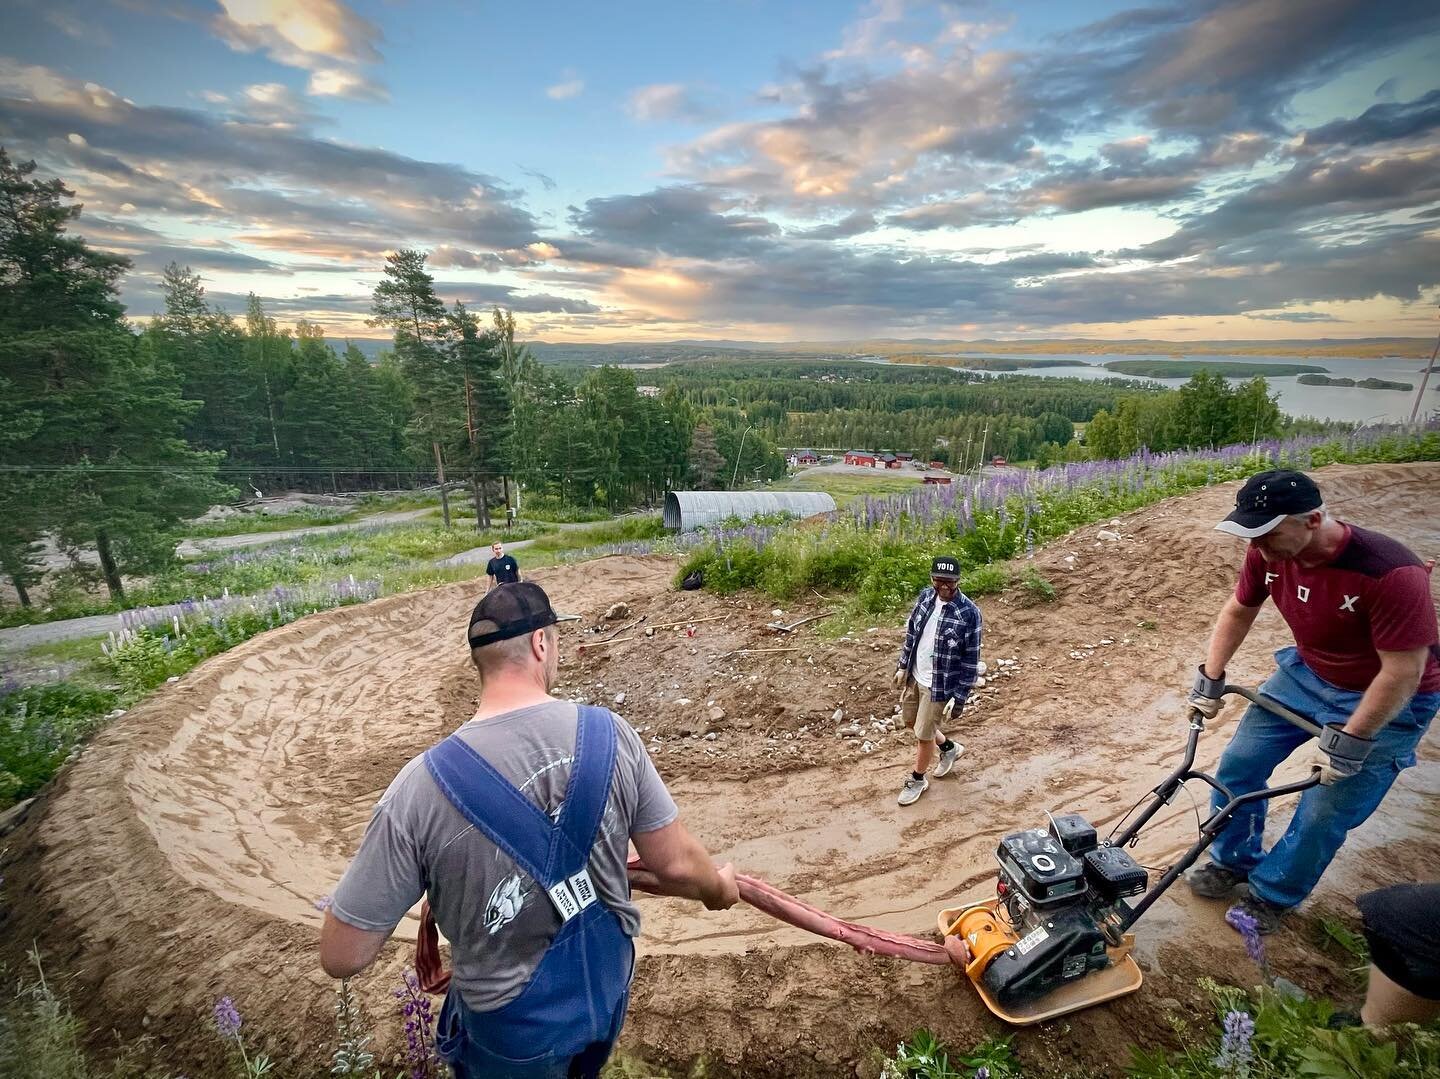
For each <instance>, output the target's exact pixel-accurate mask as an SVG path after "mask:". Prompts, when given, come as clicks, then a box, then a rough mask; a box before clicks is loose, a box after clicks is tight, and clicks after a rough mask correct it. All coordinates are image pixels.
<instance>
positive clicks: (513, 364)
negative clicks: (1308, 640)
mask: <svg viewBox="0 0 1440 1079" xmlns="http://www.w3.org/2000/svg"><path fill="white" fill-rule="evenodd" d="M73 198H74V195H73V192H71V191H69V190H68V189H67V188H66V187H65V186H64V184H63V183H62V182H61V181H60V180H58V179H50V180H42V179H39V178H37V177H36V176H35V164H34V162H19V163H17V162H13V161H12V160H11V158H10V157H9V155H8V154H7V153H6V152H5V151H4V149H3V148H0V396H3V398H4V400H5V402H6V405H7V415H6V417H5V423H4V424H3V425H0V573H3V574H4V575H5V576H6V577H8V578H9V580H10V581H11V583H12V585H13V586H14V589H15V592H16V595H17V597H18V598H19V600H20V602H21V603H22V604H26V605H28V604H29V603H30V601H31V597H30V594H29V590H30V588H31V587H32V586H33V585H34V584H35V583H36V582H37V581H38V580H39V579H40V577H41V576H42V575H43V574H42V569H41V567H42V565H43V561H44V559H43V554H44V551H43V545H42V540H44V539H45V538H46V537H49V538H50V539H52V540H53V542H54V543H55V544H56V545H57V546H58V547H59V549H60V551H61V552H63V553H65V554H67V555H69V556H70V557H71V559H72V561H75V562H76V564H79V559H78V556H79V555H80V554H81V552H82V551H86V550H89V551H93V552H95V555H96V557H97V559H98V562H99V576H100V578H101V579H103V581H104V582H105V584H106V585H107V587H108V588H109V590H110V592H111V594H112V596H114V597H115V598H122V597H123V595H124V586H123V577H124V576H125V575H136V574H143V573H148V572H153V571H156V570H159V569H161V568H163V567H164V566H166V565H167V564H170V563H172V562H173V560H174V557H175V555H174V549H175V537H176V535H177V533H178V531H179V529H180V526H181V523H182V522H183V521H185V520H187V519H189V518H192V517H195V516H197V515H199V514H201V513H203V512H204V511H205V510H206V509H207V508H209V507H210V506H211V505H214V504H215V503H217V502H223V501H227V500H233V499H235V498H236V497H237V496H239V495H241V494H246V495H248V494H249V493H251V490H256V491H259V490H261V489H264V490H274V489H276V488H282V489H298V490H311V491H315V490H323V489H327V488H339V487H340V486H342V484H343V486H344V487H345V488H347V489H352V490H353V489H375V488H382V487H397V486H415V485H418V484H425V483H432V482H434V483H439V484H440V490H441V492H442V495H443V496H444V503H443V506H442V510H443V513H444V516H445V521H446V524H447V525H448V524H449V523H450V522H451V516H452V510H451V506H450V499H449V495H448V487H447V483H446V481H449V483H451V484H454V483H461V484H464V485H465V486H466V487H467V488H468V489H469V491H470V496H471V498H470V500H471V501H472V503H473V507H474V517H475V526H476V527H477V528H483V527H486V526H488V525H490V524H491V523H492V519H493V515H494V514H495V513H496V512H497V511H498V512H500V513H503V512H504V511H505V509H506V508H508V507H512V506H519V507H521V508H522V512H523V505H522V499H523V498H538V499H542V500H543V499H554V500H557V501H559V502H561V503H565V504H578V505H592V506H593V505H597V504H598V505H605V506H608V507H611V508H614V509H622V508H625V507H628V506H632V505H636V504H640V503H653V502H654V501H655V500H656V499H657V498H658V497H659V496H660V495H661V494H662V493H663V492H664V491H665V490H666V489H668V488H671V487H677V486H682V485H684V484H686V483H697V482H698V483H702V484H703V485H705V486H710V485H726V484H728V482H729V481H730V479H731V478H732V477H734V478H736V479H737V480H738V479H741V478H747V479H754V478H757V477H758V478H762V479H763V478H773V477H775V476H777V475H783V473H784V462H783V459H782V458H781V457H780V455H779V453H778V452H777V451H776V449H775V446H774V444H773V442H771V441H769V440H767V439H766V438H765V437H764V436H763V435H762V434H761V433H760V432H758V431H756V430H754V429H753V427H752V426H751V425H750V423H749V421H748V420H747V419H746V418H745V417H744V416H743V415H742V414H741V413H739V412H734V411H724V412H722V413H721V414H718V415H711V414H710V413H709V412H707V410H705V409H704V408H701V407H697V406H696V405H695V404H694V403H692V402H691V401H689V400H687V399H686V398H685V397H684V396H683V395H682V394H680V393H679V392H678V391H674V390H666V391H665V392H663V393H659V394H657V395H655V396H649V395H646V394H642V393H641V392H639V387H638V386H637V384H636V380H635V377H634V375H633V373H631V372H628V371H623V370H619V369H616V368H608V367H602V368H596V369H585V368H574V367H569V368H558V367H542V366H541V364H540V363H539V362H538V361H537V360H536V359H535V357H534V356H533V355H532V354H531V352H530V350H529V349H528V348H526V347H525V346H524V345H523V344H521V343H519V342H517V341H516V339H515V324H514V320H513V318H512V317H511V316H510V314H509V313H508V312H505V311H500V310H496V311H494V312H493V313H491V314H490V316H489V317H488V318H483V319H482V318H481V316H480V315H478V314H477V313H476V312H473V311H470V310H468V309H467V308H466V307H465V305H464V304H463V303H459V302H455V303H452V304H449V305H446V304H445V303H444V302H443V301H442V300H441V299H440V298H439V297H438V296H437V295H436V293H435V289H434V282H433V279H432V278H431V276H430V275H429V274H428V273H427V272H426V270H425V255H424V254H423V253H422V252H417V251H409V250H401V251H398V252H396V253H395V254H394V255H392V256H390V257H389V258H387V259H386V262H385V266H384V273H383V275H382V279H381V282H380V283H379V284H378V285H377V286H376V288H375V290H374V294H373V297H372V310H371V322H372V325H375V326H377V327H384V328H386V329H388V330H390V331H391V333H392V335H393V346H392V348H390V349H389V350H387V351H385V352H382V354H381V355H380V357H379V362H378V363H370V362H369V361H368V360H367V359H366V357H365V355H364V354H363V353H361V352H360V350H359V349H358V348H356V347H355V346H354V345H353V344H351V343H348V342H347V343H345V344H344V345H343V346H342V347H341V349H340V350H339V351H337V350H336V347H335V346H334V345H333V344H332V343H330V342H329V341H327V340H326V337H325V333H324V330H323V329H322V328H321V327H320V326H318V325H315V324H314V323H311V322H308V321H306V320H304V319H301V320H300V321H299V322H298V323H297V324H296V325H295V326H294V328H293V330H291V329H286V328H281V327H280V326H279V325H278V324H277V322H276V320H275V319H274V318H273V317H271V316H270V315H269V314H268V313H267V312H266V310H265V307H264V304H263V302H262V301H261V300H260V299H259V298H258V297H257V296H255V295H253V294H252V295H251V296H250V297H249V300H248V303H247V307H246V311H245V314H244V317H243V318H242V319H237V318H235V317H233V316H232V315H230V314H229V313H227V312H225V311H223V310H221V309H219V308H218V307H216V306H215V305H213V304H212V303H210V302H209V300H208V299H207V297H206V295H205V288H204V283H203V281H202V280H201V279H200V277H199V276H198V275H197V274H195V273H193V272H192V271H191V270H190V269H188V268H185V267H181V266H178V265H173V264H172V265H171V266H170V267H168V268H167V269H166V271H165V273H164V276H163V280H162V292H163V300H164V312H163V313H162V314H159V315H157V316H156V317H155V318H153V319H151V320H150V321H149V323H148V324H147V325H145V327H144V328H143V329H138V328H137V327H136V326H135V325H133V324H131V323H129V322H127V321H126V319H125V312H124V308H123V306H122V305H121V303H120V301H119V284H120V281H121V279H122V277H123V275H124V274H125V272H126V271H127V270H128V269H129V268H130V263H129V261H128V260H127V259H125V258H123V257H120V256H117V255H112V254H107V253H104V252H99V251H95V250H93V249H92V248H91V247H90V246H89V245H88V244H87V243H86V242H85V241H84V240H83V239H81V238H79V237H77V236H74V235H71V234H70V231H69V230H70V229H71V227H72V226H73V225H74V223H75V222H76V220H77V219H78V217H79V215H80V211H81V207H80V206H79V205H77V204H75V203H74V201H73ZM692 457H693V458H694V461H695V464H694V466H693V467H692V464H691V460H692Z"/></svg>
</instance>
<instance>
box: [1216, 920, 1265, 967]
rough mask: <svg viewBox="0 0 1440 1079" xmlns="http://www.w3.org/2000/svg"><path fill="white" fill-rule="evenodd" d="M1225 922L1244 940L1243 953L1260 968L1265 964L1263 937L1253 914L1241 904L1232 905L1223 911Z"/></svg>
mask: <svg viewBox="0 0 1440 1079" xmlns="http://www.w3.org/2000/svg"><path fill="white" fill-rule="evenodd" d="M1225 922H1226V924H1227V925H1229V926H1230V928H1231V929H1233V930H1235V932H1237V933H1239V934H1240V936H1241V937H1242V938H1243V939H1244V941H1245V954H1246V955H1248V956H1249V957H1250V959H1251V961H1252V962H1254V963H1256V964H1258V965H1259V966H1261V967H1262V968H1263V967H1264V966H1265V939H1264V938H1263V937H1262V936H1261V935H1260V923H1259V922H1257V921H1256V920H1255V916H1254V915H1252V914H1251V913H1249V912H1248V911H1247V910H1245V908H1243V907H1241V906H1238V905H1237V906H1233V907H1231V908H1230V909H1229V910H1227V911H1226V912H1225Z"/></svg>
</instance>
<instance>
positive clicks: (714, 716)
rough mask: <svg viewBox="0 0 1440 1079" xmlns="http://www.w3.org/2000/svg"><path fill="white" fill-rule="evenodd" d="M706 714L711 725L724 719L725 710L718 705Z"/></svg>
mask: <svg viewBox="0 0 1440 1079" xmlns="http://www.w3.org/2000/svg"><path fill="white" fill-rule="evenodd" d="M707 714H708V715H709V716H710V722H711V723H720V722H722V721H723V720H724V719H725V709H723V708H721V707H720V706H719V705H716V706H715V707H713V708H711V709H710V711H709V712H708V713H707Z"/></svg>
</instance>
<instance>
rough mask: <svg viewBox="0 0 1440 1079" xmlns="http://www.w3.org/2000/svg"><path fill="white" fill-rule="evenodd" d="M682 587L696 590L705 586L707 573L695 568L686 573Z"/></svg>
mask: <svg viewBox="0 0 1440 1079" xmlns="http://www.w3.org/2000/svg"><path fill="white" fill-rule="evenodd" d="M680 587H681V588H683V589H684V590H685V591H687V592H694V591H696V590H697V589H700V588H704V587H705V574H704V573H702V572H701V571H700V570H698V569H697V570H693V571H692V572H690V573H687V574H685V579H684V580H683V581H681V582H680Z"/></svg>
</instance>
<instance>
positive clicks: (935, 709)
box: [900, 674, 945, 742]
mask: <svg viewBox="0 0 1440 1079" xmlns="http://www.w3.org/2000/svg"><path fill="white" fill-rule="evenodd" d="M944 709H945V702H944V701H932V700H931V699H930V691H929V690H928V689H926V688H925V687H924V686H922V685H920V683H919V682H917V681H915V676H914V675H913V674H907V675H906V676H905V685H904V686H903V687H902V688H901V690H900V718H901V719H903V720H904V721H905V726H907V727H914V728H915V741H917V742H933V741H934V740H935V733H936V731H938V730H939V729H940V717H941V716H942V715H943V714H944Z"/></svg>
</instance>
